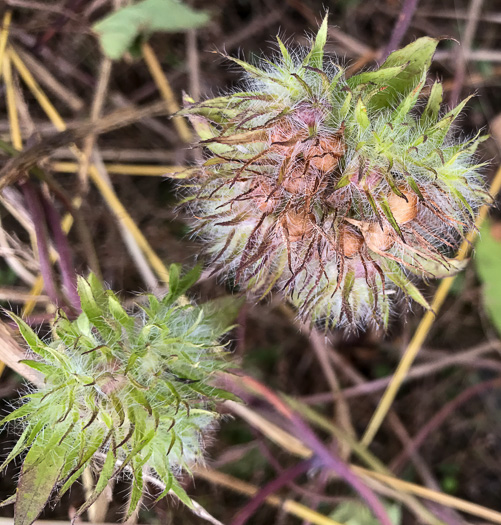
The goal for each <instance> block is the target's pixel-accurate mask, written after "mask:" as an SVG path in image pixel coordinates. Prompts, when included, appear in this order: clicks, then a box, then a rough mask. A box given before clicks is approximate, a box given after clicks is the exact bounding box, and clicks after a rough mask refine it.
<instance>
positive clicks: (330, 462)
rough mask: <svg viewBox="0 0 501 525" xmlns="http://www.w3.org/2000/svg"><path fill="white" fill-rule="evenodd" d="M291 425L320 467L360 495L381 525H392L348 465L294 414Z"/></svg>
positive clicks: (378, 503) (380, 505)
mask: <svg viewBox="0 0 501 525" xmlns="http://www.w3.org/2000/svg"><path fill="white" fill-rule="evenodd" d="M291 419H292V423H293V425H294V426H295V427H296V430H297V432H296V435H297V436H298V437H300V438H301V439H302V441H303V443H304V444H305V445H307V446H308V447H309V448H311V450H312V451H313V453H314V454H315V457H316V458H317V460H318V461H320V462H321V464H322V466H324V467H326V468H328V469H330V470H333V471H334V472H335V473H336V474H337V475H338V476H339V477H340V478H342V479H344V480H345V481H346V482H347V483H348V484H349V485H351V486H352V487H353V489H354V490H355V491H356V492H358V493H359V494H360V496H361V497H362V498H363V499H364V500H365V502H366V503H367V505H368V506H369V507H370V508H371V509H372V512H373V513H374V515H375V516H376V518H377V519H378V520H379V523H381V525H392V522H391V520H390V518H389V517H388V514H387V513H386V510H385V508H384V507H383V505H382V504H381V502H380V501H379V500H378V498H377V497H376V495H375V494H374V492H372V490H371V489H370V488H369V487H368V486H367V485H365V484H364V483H363V482H362V481H361V480H360V478H359V477H358V476H357V475H356V474H354V473H353V472H352V471H351V470H350V468H349V467H348V465H347V464H346V463H345V462H344V461H343V460H342V459H341V458H340V457H339V456H338V455H337V454H336V453H335V452H334V451H332V450H328V449H327V448H326V447H325V446H324V445H323V443H322V442H321V441H320V440H319V439H318V438H317V436H316V435H315V434H314V433H313V432H312V430H311V429H310V427H309V426H308V425H306V423H304V421H303V420H302V419H301V418H300V417H299V416H298V415H297V414H296V413H295V412H293V413H292V418H291Z"/></svg>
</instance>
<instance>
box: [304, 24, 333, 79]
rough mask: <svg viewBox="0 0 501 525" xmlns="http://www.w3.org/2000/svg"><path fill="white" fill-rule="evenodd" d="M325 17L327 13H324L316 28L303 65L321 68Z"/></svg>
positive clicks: (325, 27)
mask: <svg viewBox="0 0 501 525" xmlns="http://www.w3.org/2000/svg"><path fill="white" fill-rule="evenodd" d="M327 19H328V15H325V17H324V20H323V22H322V25H321V26H320V29H319V30H318V33H317V36H316V37H315V41H314V42H313V45H312V47H311V51H310V52H309V53H308V55H307V56H306V58H305V59H304V62H303V65H305V66H311V67H316V68H317V69H322V65H323V61H324V47H325V43H326V42H327V27H328V25H327Z"/></svg>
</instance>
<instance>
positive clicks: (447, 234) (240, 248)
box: [182, 20, 488, 328]
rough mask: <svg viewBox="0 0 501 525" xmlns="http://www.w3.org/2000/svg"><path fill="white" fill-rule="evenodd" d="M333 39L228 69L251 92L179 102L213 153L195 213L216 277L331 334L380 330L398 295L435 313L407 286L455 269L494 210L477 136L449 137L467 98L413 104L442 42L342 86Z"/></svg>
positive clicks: (198, 181)
mask: <svg viewBox="0 0 501 525" xmlns="http://www.w3.org/2000/svg"><path fill="white" fill-rule="evenodd" d="M326 35H327V21H326V20H324V22H323V24H322V26H321V28H320V30H319V32H318V34H317V36H316V38H315V39H314V40H313V41H312V45H311V49H309V50H303V49H300V50H296V51H295V52H294V53H291V52H290V51H289V50H288V49H287V48H286V46H284V44H283V43H282V42H281V41H280V39H278V45H279V49H280V56H278V57H276V58H275V59H274V60H264V59H263V60H262V61H261V63H260V64H259V65H257V66H255V65H251V64H248V63H246V62H244V61H242V60H239V59H236V58H232V57H228V58H229V59H230V60H232V61H233V62H235V63H237V64H238V65H239V66H240V67H241V68H243V70H244V71H245V75H246V90H245V91H242V92H235V93H232V94H230V95H227V96H222V97H217V98H213V99H209V100H206V101H202V102H198V103H196V102H194V101H193V100H191V99H189V97H185V109H184V110H183V111H182V114H184V115H186V116H187V117H188V118H189V119H190V121H191V123H192V125H193V127H194V128H195V130H196V132H197V133H198V135H199V137H200V139H201V141H200V144H201V145H202V146H203V147H205V149H206V151H207V152H208V153H209V156H208V158H207V159H206V161H205V162H204V163H203V164H202V165H201V166H199V167H196V168H192V169H191V170H190V173H188V174H187V175H188V176H190V175H191V176H192V177H191V181H190V183H189V187H190V190H191V191H192V192H193V191H194V194H193V193H192V194H191V195H190V197H188V199H187V201H188V202H189V203H190V206H191V207H192V210H193V215H194V217H195V221H194V225H195V230H196V231H197V232H198V233H199V234H200V236H201V237H202V238H203V239H205V240H206V245H207V248H206V251H207V252H208V253H209V254H210V255H211V257H212V264H213V266H214V268H215V270H216V271H218V272H226V273H231V274H233V275H234V277H235V279H236V281H237V283H239V284H241V285H243V286H244V287H246V288H247V289H248V290H249V291H252V292H254V293H258V294H259V295H261V296H264V295H266V294H267V293H269V292H270V291H271V290H272V289H274V288H278V289H281V290H283V291H284V293H285V294H286V296H287V297H288V298H289V299H290V300H291V301H292V302H293V303H294V304H295V305H296V306H297V308H298V310H299V312H300V313H301V314H304V315H311V317H312V318H313V319H314V320H323V321H325V322H327V323H328V324H329V325H333V326H343V325H345V326H348V327H350V328H353V327H361V326H365V325H367V324H368V323H374V324H376V325H380V326H384V327H386V326H387V323H388V319H389V315H390V311H391V304H392V297H395V296H396V295H405V296H407V297H410V298H413V299H414V300H417V301H418V302H419V303H420V304H422V305H423V306H425V307H428V303H427V302H426V300H425V299H424V297H423V296H422V295H421V293H420V291H419V290H418V289H417V287H416V286H415V285H414V284H413V283H412V282H411V279H410V275H409V274H415V275H417V276H419V277H421V278H434V277H443V276H447V275H451V274H453V273H454V272H456V271H458V270H459V269H460V268H461V264H460V263H459V262H458V261H455V260H454V259H453V258H452V257H453V256H454V253H455V250H456V249H457V247H458V244H459V242H460V241H461V240H462V239H463V238H464V237H465V235H466V234H467V232H468V231H469V230H470V229H471V228H472V227H473V224H474V221H475V218H476V214H477V211H478V209H479V207H480V206H481V205H482V204H483V203H484V202H486V200H487V198H488V197H487V194H486V192H485V190H484V188H483V181H482V178H481V177H480V175H479V168H480V167H481V164H475V156H474V154H475V150H476V148H477V145H478V144H479V142H480V141H481V140H482V139H483V138H482V137H481V138H479V137H478V136H476V137H474V138H473V139H471V140H465V141H461V140H457V139H455V138H454V137H453V136H452V133H451V126H452V124H453V122H454V120H455V119H456V118H457V116H458V115H459V114H460V112H461V110H462V109H463V107H464V105H465V103H466V100H465V101H463V102H461V103H460V104H459V105H458V106H457V107H456V108H454V109H452V110H450V111H449V112H443V111H441V102H442V87H441V84H440V83H438V82H437V83H435V84H433V86H432V88H431V90H430V94H429V96H428V99H427V102H426V104H419V99H420V97H422V93H423V90H424V88H425V82H426V74H427V71H428V68H429V66H430V63H431V59H432V56H433V53H434V51H435V48H436V46H437V43H438V41H437V40H435V39H431V38H420V39H418V40H416V41H415V42H413V43H412V44H410V45H408V46H407V47H405V48H403V49H401V50H399V51H396V52H394V53H392V54H391V55H390V56H389V57H388V58H387V60H386V61H385V62H384V63H383V64H382V65H381V66H380V67H379V68H378V69H376V70H374V71H367V72H363V73H360V74H358V75H355V76H352V77H350V78H346V76H345V72H344V70H343V69H342V68H341V66H339V65H337V64H334V63H332V61H330V60H327V59H325V58H324V53H323V49H324V46H325V42H326ZM423 106H424V107H423ZM396 292H397V293H396Z"/></svg>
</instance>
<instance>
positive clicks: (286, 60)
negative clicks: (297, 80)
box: [277, 36, 294, 71]
mask: <svg viewBox="0 0 501 525" xmlns="http://www.w3.org/2000/svg"><path fill="white" fill-rule="evenodd" d="M277 42H278V47H279V48H280V53H282V58H283V60H284V66H285V67H286V68H287V69H289V71H290V70H292V68H293V67H294V61H293V60H292V57H291V55H290V53H289V51H287V48H286V47H285V45H284V43H283V42H282V41H281V40H280V38H279V37H278V36H277Z"/></svg>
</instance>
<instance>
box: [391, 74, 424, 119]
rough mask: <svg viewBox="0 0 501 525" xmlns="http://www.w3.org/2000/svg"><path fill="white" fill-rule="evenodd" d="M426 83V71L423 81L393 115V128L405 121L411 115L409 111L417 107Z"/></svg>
mask: <svg viewBox="0 0 501 525" xmlns="http://www.w3.org/2000/svg"><path fill="white" fill-rule="evenodd" d="M425 81H426V71H424V72H423V74H422V76H421V80H420V81H419V83H418V84H417V86H416V87H415V88H414V89H413V90H412V91H411V92H410V93H409V94H408V95H407V96H406V97H405V98H404V99H403V100H402V102H400V104H399V105H398V107H397V109H396V110H395V111H394V112H393V113H392V115H391V123H392V125H393V126H397V125H398V124H401V123H402V122H404V121H405V118H406V117H407V115H408V114H409V111H410V110H411V109H412V108H413V107H414V106H415V105H416V102H417V99H418V97H419V93H421V90H422V89H423V86H424V83H425Z"/></svg>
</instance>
